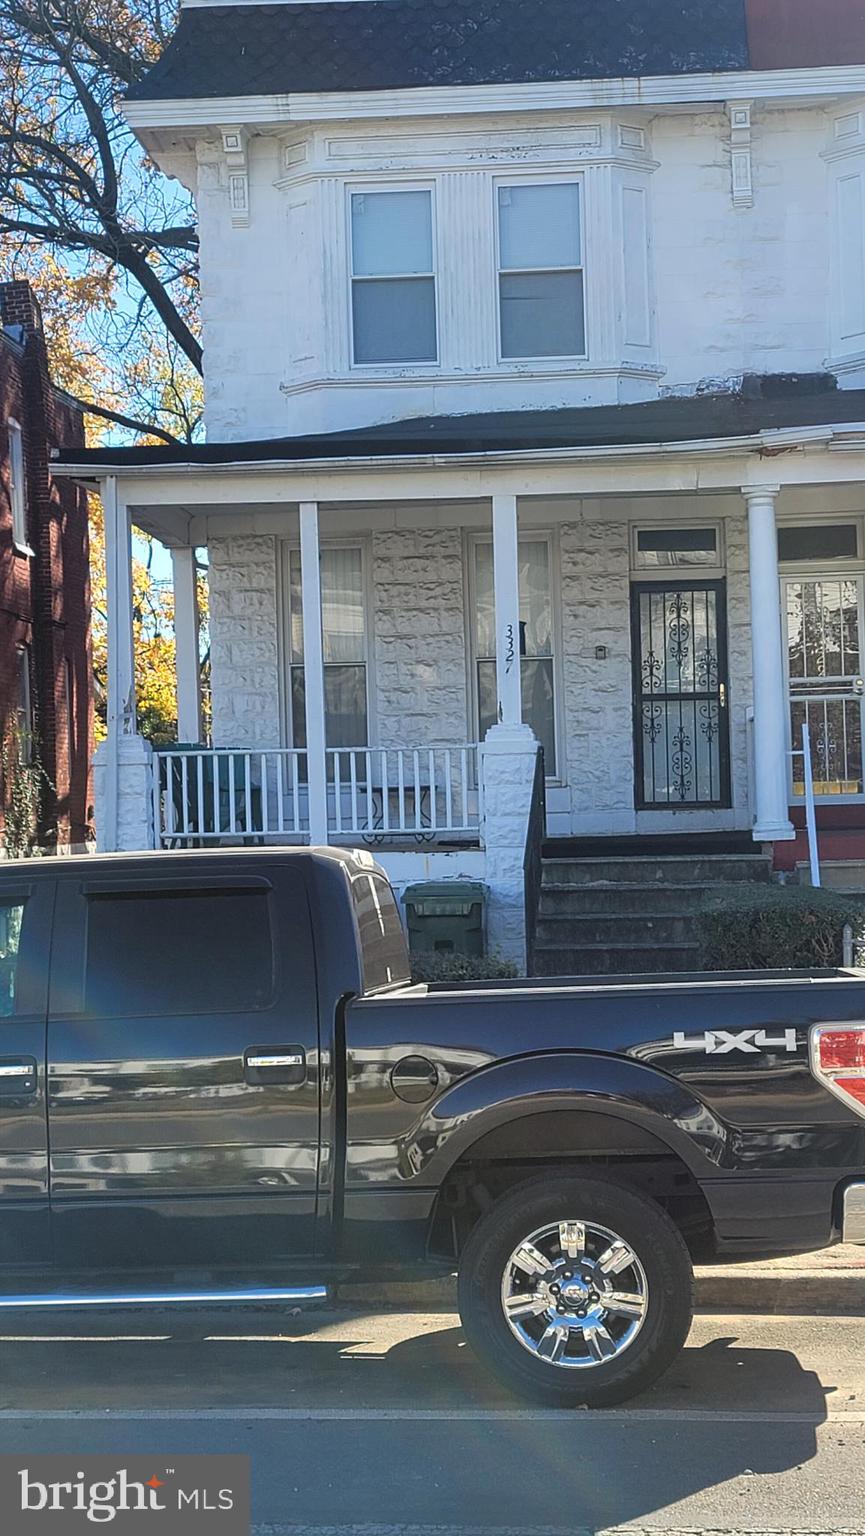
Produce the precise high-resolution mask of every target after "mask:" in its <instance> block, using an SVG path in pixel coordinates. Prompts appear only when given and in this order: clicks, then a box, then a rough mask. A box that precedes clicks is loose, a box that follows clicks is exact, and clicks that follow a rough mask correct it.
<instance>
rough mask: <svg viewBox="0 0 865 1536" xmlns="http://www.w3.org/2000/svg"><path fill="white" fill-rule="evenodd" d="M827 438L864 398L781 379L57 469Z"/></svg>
mask: <svg viewBox="0 0 865 1536" xmlns="http://www.w3.org/2000/svg"><path fill="white" fill-rule="evenodd" d="M821 427H824V428H826V431H827V435H830V436H831V435H832V434H833V433H835V432H838V433H841V434H843V433H844V432H845V431H849V430H850V429H851V428H853V427H856V428H861V429H862V431H865V390H862V389H849V390H847V389H838V388H836V387H835V381H834V379H832V378H831V377H830V376H824V375H816V376H810V377H808V378H806V379H802V378H800V377H797V376H788V375H779V376H773V377H771V378H760V379H746V380H745V381H744V382H743V385H742V388H741V389H739V390H737V391H731V392H727V393H723V394H705V395H693V396H675V397H668V398H665V399H660V400H651V401H645V402H642V403H639V404H635V405H602V406H590V407H579V408H571V407H567V408H558V409H555V410H535V411H532V410H528V411H501V412H483V413H479V414H474V415H464V416H420V417H412V418H411V419H409V420H405V421H395V422H388V423H385V424H383V425H380V426H372V427H363V428H360V429H358V430H354V431H351V432H339V433H321V434H318V435H315V436H310V437H277V438H264V439H261V440H257V441H252V442H208V443H177V444H164V445H163V444H159V445H158V446H134V447H118V448H112V447H107V446H104V445H103V446H101V447H98V448H88V449H82V448H79V447H75V446H69V447H65V448H61V449H59V450H58V451H57V453H56V456H55V465H56V467H57V468H58V469H61V470H62V468H63V466H64V465H68V466H69V467H70V468H73V467H74V469H75V471H76V472H81V473H87V472H88V471H90V472H92V473H93V474H100V473H103V474H108V473H122V472H123V470H125V469H140V468H148V467H150V468H153V469H154V470H158V469H161V468H169V467H174V466H177V467H186V466H189V467H194V466H201V467H206V466H214V467H217V466H231V465H241V464H244V465H246V464H261V465H263V466H266V465H269V464H287V463H314V462H316V461H330V462H333V461H334V460H343V461H345V460H348V461H351V460H356V461H358V462H359V463H360V462H364V461H368V460H370V459H385V458H389V459H394V458H395V459H398V460H399V459H403V458H404V459H411V458H416V457H418V456H427V455H435V456H436V457H448V456H454V457H457V456H464V455H472V454H497V453H523V452H525V453H532V452H549V451H550V450H564V451H567V450H568V449H573V450H574V451H575V452H579V451H580V450H589V449H594V448H613V449H615V448H621V449H623V450H627V449H639V448H650V447H651V448H663V447H665V446H670V447H672V448H675V446H676V445H680V446H681V445H684V444H689V445H690V444H696V443H706V444H708V445H711V444H712V443H713V442H716V443H720V442H721V441H722V440H726V441H730V440H734V441H737V442H742V440H743V439H744V440H747V439H749V438H753V439H759V438H760V436H761V434H764V433H767V432H780V431H788V432H791V433H794V434H795V433H796V431H797V430H800V429H801V430H802V432H803V433H811V432H813V429H814V428H821Z"/></svg>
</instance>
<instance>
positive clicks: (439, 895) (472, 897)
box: [403, 880, 487, 917]
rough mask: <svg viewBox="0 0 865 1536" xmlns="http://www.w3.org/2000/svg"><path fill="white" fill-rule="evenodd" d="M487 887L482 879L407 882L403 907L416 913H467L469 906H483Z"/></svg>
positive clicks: (429, 914)
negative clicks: (410, 883) (411, 883)
mask: <svg viewBox="0 0 865 1536" xmlns="http://www.w3.org/2000/svg"><path fill="white" fill-rule="evenodd" d="M486 899H487V887H486V886H485V885H484V883H483V881H482V880H419V881H418V882H417V883H416V884H415V885H409V886H406V889H405V892H404V894H403V901H404V902H405V905H406V909H407V910H408V909H409V908H411V909H412V911H413V912H414V913H415V914H416V915H417V916H418V917H467V916H468V914H469V913H470V912H471V910H472V907H477V906H484V905H485V903H486Z"/></svg>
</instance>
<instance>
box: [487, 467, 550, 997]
mask: <svg viewBox="0 0 865 1536" xmlns="http://www.w3.org/2000/svg"><path fill="white" fill-rule="evenodd" d="M493 582H494V595H495V609H496V694H497V698H498V723H497V724H496V725H492V726H490V729H489V730H488V731H487V734H486V739H485V740H484V742H483V745H482V749H481V752H482V756H481V762H482V780H483V827H482V835H483V842H484V849H485V851H486V882H487V885H488V886H489V907H488V912H487V943H488V947H489V949H490V950H491V951H492V952H493V953H494V954H498V955H501V956H502V957H503V958H504V959H507V960H512V961H514V963H515V964H516V965H517V967H518V968H519V970H520V971H521V972H523V973H524V972H525V968H526V911H525V874H524V868H523V865H524V860H525V852H526V837H527V833H528V826H529V815H530V812H531V802H532V784H533V781H534V772H535V757H536V754H537V750H538V743H537V741H536V740H535V735H534V732H533V731H532V729H531V726H528V725H524V724H523V704H522V682H521V667H520V565H519V543H518V524H517V499H516V497H515V496H494V497H493Z"/></svg>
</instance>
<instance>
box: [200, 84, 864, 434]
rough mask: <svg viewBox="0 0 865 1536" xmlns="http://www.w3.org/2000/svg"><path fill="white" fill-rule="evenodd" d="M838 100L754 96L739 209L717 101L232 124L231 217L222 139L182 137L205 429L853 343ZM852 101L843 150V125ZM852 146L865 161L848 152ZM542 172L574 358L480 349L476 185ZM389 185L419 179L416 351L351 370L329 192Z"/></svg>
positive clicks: (351, 422) (486, 222)
mask: <svg viewBox="0 0 865 1536" xmlns="http://www.w3.org/2000/svg"><path fill="white" fill-rule="evenodd" d="M844 110H846V109H845V108H844V106H843V102H841V103H838V104H836V105H834V106H833V108H831V109H830V110H829V111H824V110H823V109H822V108H817V107H800V108H795V109H783V110H780V109H776V108H774V107H771V108H770V107H769V106H768V105H766V104H761V103H759V102H757V103H755V105H754V108H753V113H752V119H753V130H752V163H753V184H754V199H753V206H751V207H735V206H734V205H733V199H732V195H731V172H730V149H729V131H730V130H729V123H728V120H727V116H726V113H725V112H723V111H721V110H718V111H707V110H705V109H701V110H699V111H695V112H694V113H691V114H689V113H685V112H682V111H681V110H678V111H676V112H675V113H669V114H667V115H664V113H663V110H659V111H657V112H656V113H655V115H651V114H649V113H648V112H647V113H645V114H641V113H639V112H638V111H636V110H628V111H627V112H624V111H619V112H604V111H588V110H586V111H581V112H579V113H568V114H562V113H550V112H547V113H544V114H543V115H542V116H541V115H537V114H532V113H531V112H524V113H521V114H520V115H519V116H518V117H516V118H511V117H502V116H498V117H496V116H492V115H490V116H486V117H485V116H481V115H480V114H478V115H475V116H472V117H471V118H470V119H469V118H459V117H451V118H432V117H431V118H428V119H413V120H412V121H411V123H410V124H406V123H405V122H401V121H399V120H392V121H387V120H384V121H364V122H360V121H357V122H340V123H331V124H328V125H326V126H319V127H316V126H305V125H295V126H289V125H286V129H285V133H284V134H283V135H279V134H278V133H274V132H273V130H269V131H268V133H267V134H263V135H262V134H256V133H253V134H252V135H251V136H250V137H249V140H248V144H247V150H246V165H247V171H248V188H249V214H248V222H246V223H243V222H241V223H240V224H238V222H237V220H236V218H235V219H234V220H233V219H232V213H231V208H230V203H229V174H230V169H229V164H228V162H227V160H226V156H225V154H224V153H223V149H222V145H221V143H220V142H219V140H217V139H216V137H215V134H214V130H202V135H203V137H202V139H201V140H200V142H199V144H198V148H197V157H196V163H197V170H196V172H195V175H194V176H193V178H192V179H193V180H196V178H197V188H196V190H197V200H198V209H199V223H200V234H201V262H202V288H203V301H202V302H203V323H204V343H205V371H206V401H207V404H206V415H207V427H208V433H209V435H210V436H211V437H212V438H217V439H224V440H235V441H236V440H239V439H242V438H265V437H272V436H280V435H285V434H292V433H299V432H315V431H326V430H332V429H338V428H340V427H346V426H357V425H363V424H364V423H369V422H377V421H387V420H394V419H399V418H401V417H410V416H415V415H420V414H425V413H459V412H464V411H482V410H505V409H514V408H517V409H519V408H526V407H530V406H544V407H553V406H558V405H578V404H585V403H592V402H595V403H597V402H600V401H616V400H629V399H641V398H649V397H651V396H652V395H654V394H656V393H657V392H658V390H659V389H663V390H673V391H677V392H688V391H691V390H694V389H695V388H697V387H698V386H700V385H701V384H705V382H706V381H715V382H717V383H720V384H724V383H729V382H731V381H735V380H736V379H737V378H738V377H739V376H740V375H741V374H742V373H743V372H745V371H756V372H761V371H763V372H765V371H774V372H791V371H797V370H799V371H819V370H821V369H822V368H823V367H824V365H825V363H826V360H827V358H831V357H832V356H833V355H835V356H838V355H839V353H843V352H845V351H847V352H850V351H851V350H852V351H856V349H857V348H859V349H860V350H861V347H860V343H861V341H862V338H861V337H860V338H858V339H857V338H853V340H850V341H845V340H844V338H843V336H842V335H841V331H843V330H844V327H845V326H847V329H848V330H849V325H848V322H847V321H844V320H843V316H840V309H839V306H840V307H843V303H842V301H843V295H842V294H840V293H839V291H838V281H837V273H836V274H835V276H834V277H833V270H832V268H833V257H832V252H833V249H834V247H835V246H836V245H837V239H838V229H839V228H840V227H841V225H840V222H839V221H842V220H846V223H845V224H844V228H845V229H847V235H846V236H845V238H846V239H847V242H848V245H849V244H850V238H851V237H850V233H849V229H848V226H849V223H850V217H851V214H850V207H849V204H850V201H851V199H850V198H849V197H848V198H847V200H846V202H843V204H841V205H839V206H838V207H837V208H836V202H837V198H836V181H837V179H838V176H839V175H840V174H842V173H843V174H846V172H847V170H848V165H847V161H846V160H843V161H841V162H836V161H833V160H831V158H830V160H827V159H826V158H825V155H826V153H827V151H829V152H830V156H831V152H832V151H838V150H839V146H840V149H841V150H843V151H844V152H845V153H847V148H846V145H847V141H846V140H845V139H844V138H843V135H842V136H841V137H840V138H838V137H837V135H836V133H835V132H834V131H833V111H834V112H842V111H844ZM853 116H854V117H856V121H857V122H858V123H859V130H858V139H856V140H855V142H854V141H853V140H851V144H852V145H853V149H856V147H857V145H858V144H859V140H861V142H862V146H865V118H863V116H862V114H861V113H859V114H858V115H857V114H853ZM850 152H851V153H852V150H851V151H850ZM857 152H858V153H859V154H860V159H862V160H863V163H865V158H863V157H865V149H863V150H857ZM856 163H857V165H858V163H859V162H858V161H857V162H856ZM183 174H184V176H188V175H189V171H188V168H187V166H186V163H185V162H184V168H183ZM559 174H562V175H574V174H576V175H579V176H580V177H581V178H582V179H583V209H584V233H585V264H586V313H587V324H588V335H589V357H588V360H587V361H586V362H585V363H582V362H577V363H574V362H571V363H565V364H564V365H562V364H559V363H556V362H555V360H550V362H548V363H542V364H538V363H535V362H527V363H517V364H513V363H512V364H504V363H501V362H500V361H499V360H498V356H497V331H496V328H497V317H496V275H495V244H494V227H493V226H494V188H495V183H496V180H497V179H499V178H504V179H505V180H507V179H508V178H513V177H514V176H524V175H559ZM390 179H392V180H393V181H395V182H397V183H399V184H402V185H405V184H406V182H409V183H410V184H412V185H422V186H429V187H430V188H432V189H433V191H434V195H435V207H436V229H437V235H436V244H437V266H438V311H439V322H440V340H441V347H440V353H441V355H440V361H439V363H438V364H437V365H424V366H422V367H410V366H409V367H401V368H392V369H389V368H375V369H363V368H353V367H352V365H351V357H350V337H349V332H350V302H349V247H348V230H347V225H348V196H349V189H350V188H351V187H352V186H358V185H365V186H366V187H370V186H372V187H379V186H385V185H387V183H388V180H390ZM857 206H858V205H857ZM863 206H865V204H863ZM863 217H865V214H863ZM836 226H837V227H836ZM851 249H852V247H851ZM614 258H615V259H614ZM834 265H835V267H836V268H837V266H838V262H837V257H836V258H835V259H834ZM848 307H849V306H848ZM842 321H843V323H842ZM852 323H853V322H852V321H851V322H849V324H852ZM863 325H865V321H863ZM833 338H834V339H833ZM863 344H865V343H863ZM833 348H834V354H833ZM842 382H846V383H849V382H852V383H858V375H856V374H853V375H850V376H849V377H848V376H846V375H845V377H844V379H843V380H842Z"/></svg>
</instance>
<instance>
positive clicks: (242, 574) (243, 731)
mask: <svg viewBox="0 0 865 1536" xmlns="http://www.w3.org/2000/svg"><path fill="white" fill-rule="evenodd" d="M209 551H210V572H209V584H210V657H211V663H210V665H211V690H212V695H213V743H214V746H217V747H278V746H280V745H281V741H280V734H281V731H280V694H281V680H280V661H279V614H278V597H277V593H278V590H279V586H278V576H277V540H276V539H275V538H273V537H272V535H269V534H250V535H247V536H236V537H231V538H225V539H221V538H212V539H211V540H210V543H209Z"/></svg>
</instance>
